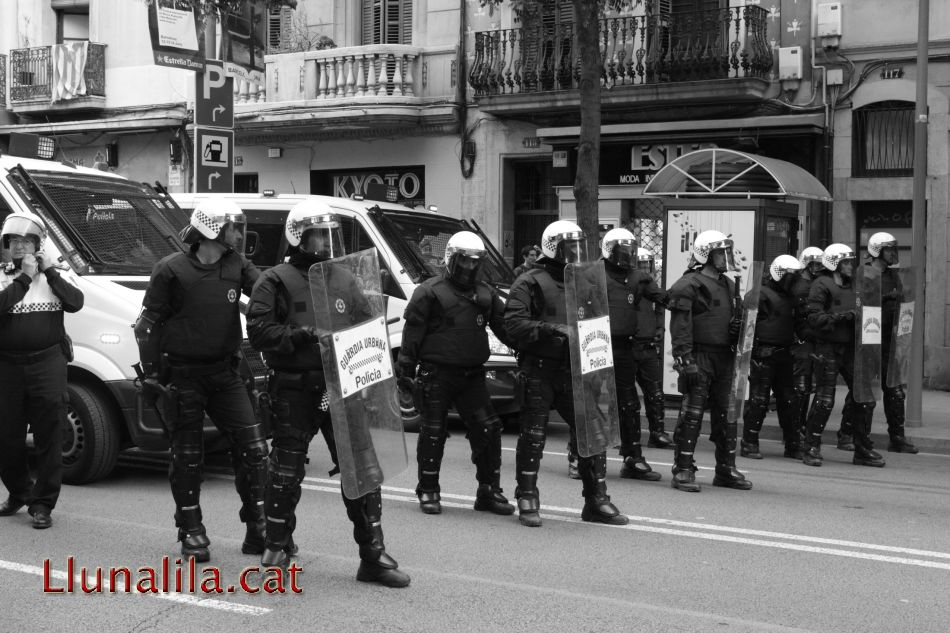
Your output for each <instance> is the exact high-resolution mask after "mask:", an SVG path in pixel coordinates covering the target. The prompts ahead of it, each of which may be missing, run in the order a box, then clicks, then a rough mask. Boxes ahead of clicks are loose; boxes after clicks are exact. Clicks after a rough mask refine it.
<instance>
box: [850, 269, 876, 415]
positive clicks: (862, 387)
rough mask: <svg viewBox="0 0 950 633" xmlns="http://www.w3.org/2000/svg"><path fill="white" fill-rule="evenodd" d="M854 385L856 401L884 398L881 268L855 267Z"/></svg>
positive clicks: (874, 400) (872, 400)
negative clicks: (882, 388) (882, 390)
mask: <svg viewBox="0 0 950 633" xmlns="http://www.w3.org/2000/svg"><path fill="white" fill-rule="evenodd" d="M854 307H855V318H854V387H853V389H852V397H853V398H854V401H855V402H862V403H869V402H877V401H879V400H880V399H881V395H882V394H881V333H882V320H881V318H882V317H881V271H879V270H878V269H877V268H875V267H874V266H855V271H854Z"/></svg>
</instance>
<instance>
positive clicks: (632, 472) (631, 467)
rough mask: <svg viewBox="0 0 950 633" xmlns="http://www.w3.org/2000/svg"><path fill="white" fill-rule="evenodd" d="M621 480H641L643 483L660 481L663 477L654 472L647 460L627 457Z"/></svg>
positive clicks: (621, 471) (624, 461) (622, 468)
mask: <svg viewBox="0 0 950 633" xmlns="http://www.w3.org/2000/svg"><path fill="white" fill-rule="evenodd" d="M620 478H621V479H640V480H642V481H659V480H660V479H662V478H663V476H662V475H661V474H660V473H658V472H656V471H655V470H653V468H651V467H650V464H648V463H647V460H646V459H644V458H643V456H642V455H641V456H640V457H625V458H624V460H623V466H622V467H621V468H620Z"/></svg>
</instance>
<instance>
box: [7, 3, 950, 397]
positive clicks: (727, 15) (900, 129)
mask: <svg viewBox="0 0 950 633" xmlns="http://www.w3.org/2000/svg"><path fill="white" fill-rule="evenodd" d="M571 5H572V3H571V2H570V0H538V1H537V2H536V3H533V4H532V5H531V6H532V9H531V10H530V11H528V12H526V13H523V14H516V13H515V12H514V11H513V9H512V7H511V6H510V3H508V2H504V3H502V4H501V5H500V6H498V7H497V8H495V9H494V10H490V9H489V8H487V7H483V6H481V2H480V1H479V0H333V1H332V2H327V1H326V0H299V1H298V2H297V7H296V9H295V10H291V9H289V8H286V7H285V8H283V9H273V10H271V12H270V14H269V15H268V20H269V22H268V24H269V31H268V50H269V52H270V54H269V55H267V56H266V58H265V65H266V72H265V79H264V81H263V82H262V83H253V82H248V81H246V80H243V79H241V80H238V79H236V80H235V82H234V113H235V117H234V119H235V120H234V133H235V148H234V174H235V180H234V187H235V189H236V190H238V191H247V192H253V191H263V190H265V189H273V190H275V191H277V192H296V193H326V194H332V195H352V194H354V193H363V192H365V188H366V185H367V184H369V183H373V182H377V183H383V184H386V185H391V186H392V189H393V191H394V195H395V197H396V199H397V200H399V201H401V202H404V203H407V204H410V205H416V204H435V205H438V207H439V209H440V211H439V212H440V213H446V214H449V215H453V216H465V217H473V218H474V219H475V220H476V221H477V222H478V223H479V224H480V225H481V226H482V227H483V229H484V230H485V231H486V232H487V233H488V234H489V236H490V237H492V239H493V240H494V241H495V242H496V244H497V245H498V246H499V248H500V249H501V250H502V251H503V253H504V255H505V256H506V257H507V258H509V261H511V262H512V263H513V264H517V263H520V262H518V261H516V260H517V259H518V256H517V253H518V252H519V250H520V248H521V246H523V245H526V244H531V243H536V242H537V241H538V240H539V238H540V234H541V231H542V229H543V227H544V226H545V225H546V224H547V223H548V222H550V221H551V220H553V219H555V218H558V217H572V216H573V214H574V195H573V189H572V184H573V175H574V167H575V165H576V150H575V147H576V144H577V140H578V134H579V127H578V126H579V93H578V89H577V77H576V76H575V69H576V67H577V62H578V59H577V54H576V51H575V48H574V46H573V14H572V8H571ZM916 9H917V4H916V3H914V2H910V1H909V0H901V1H899V2H896V3H895V2H888V1H886V0H841V1H839V2H824V1H822V0H620V1H618V2H612V3H609V8H608V12H607V14H606V15H605V16H604V17H603V18H602V19H601V21H600V24H601V33H602V37H601V51H602V57H603V74H602V81H601V84H602V92H601V95H602V97H601V98H602V118H603V124H602V130H601V157H600V188H599V197H600V202H599V208H600V219H601V222H602V224H603V225H612V226H621V225H622V226H628V227H630V228H631V229H633V230H634V232H635V233H636V234H637V235H638V236H639V237H640V238H641V240H642V242H643V243H644V244H645V245H646V246H649V247H652V248H653V249H654V250H656V251H657V252H658V253H660V254H662V250H663V248H664V231H665V230H666V228H665V226H664V215H663V202H662V200H659V199H657V198H655V197H651V196H647V195H644V193H643V189H644V187H645V185H646V184H647V183H648V182H649V180H650V179H651V178H652V177H653V175H655V174H656V173H657V172H658V171H659V170H660V169H662V168H663V167H664V166H665V165H667V164H669V163H670V162H671V161H672V160H674V159H675V158H677V157H678V156H681V155H683V154H685V153H688V152H690V151H692V150H694V149H701V148H709V147H718V148H726V149H735V150H739V151H743V152H746V153H749V154H753V155H760V156H766V157H769V158H773V159H780V160H782V161H786V162H788V163H792V164H794V165H797V166H799V167H801V168H803V169H805V170H806V171H808V172H809V173H810V174H812V175H814V176H815V177H816V178H817V179H818V180H819V181H820V182H821V183H822V184H823V185H824V186H825V187H826V188H827V190H828V191H829V192H831V194H832V196H833V199H834V201H833V202H831V203H828V202H819V201H811V200H794V201H792V202H793V204H795V205H797V207H798V221H797V222H792V223H789V224H788V225H787V226H782V227H778V229H777V230H782V231H787V232H788V233H789V239H790V240H791V242H790V243H793V244H795V245H796V246H797V248H798V249H801V248H803V247H805V246H807V245H811V244H815V245H819V246H823V245H825V244H827V243H829V242H832V241H838V242H844V243H847V244H850V245H853V246H856V247H858V246H860V245H862V244H863V243H864V242H865V241H866V239H867V237H868V236H869V235H870V233H873V232H874V231H876V230H888V231H890V232H892V233H894V234H895V235H897V237H898V238H899V239H900V240H901V242H902V244H909V241H910V224H909V222H910V209H911V207H910V204H911V203H910V201H911V199H912V169H911V167H912V163H913V129H912V127H913V106H914V103H913V102H914V99H915V82H916V80H917V75H916V69H915V49H916V40H917V36H916V33H917V25H916V20H917V17H916ZM146 12H147V8H146V6H145V3H142V2H127V1H123V0H88V1H87V2H83V1H82V0H79V1H76V0H68V1H67V0H33V1H32V2H29V1H24V0H19V1H18V2H15V3H2V5H0V61H2V62H3V69H4V71H3V73H0V87H2V88H3V90H2V91H0V93H2V97H0V99H2V107H0V150H2V149H3V148H4V147H5V146H6V145H7V144H8V142H9V135H10V133H11V132H16V131H20V132H29V133H34V134H39V135H41V136H44V137H48V138H52V139H54V141H55V145H54V146H55V152H56V155H57V157H58V158H64V159H68V160H71V161H73V162H77V163H82V164H86V165H94V164H95V165H98V166H100V168H103V169H110V170H114V171H117V172H119V173H121V174H123V175H125V176H127V177H130V178H133V179H135V180H141V181H146V182H156V181H157V182H159V183H161V184H162V185H163V186H166V187H168V189H169V190H171V191H187V190H192V189H193V186H194V182H193V177H192V175H191V171H192V163H193V156H192V155H193V153H194V150H193V148H192V143H193V141H192V136H193V134H194V125H193V114H192V112H193V110H194V102H195V88H194V85H195V79H194V74H193V73H190V72H187V71H183V70H177V69H170V68H165V67H160V66H155V65H154V64H153V63H152V53H151V49H150V46H149V35H148V27H147V18H146ZM930 40H931V41H930V47H929V48H930V67H929V73H928V77H927V82H928V93H929V97H928V104H929V108H930V114H929V125H928V165H929V168H928V179H927V196H928V227H927V228H928V245H927V256H926V261H925V262H923V263H924V264H925V269H926V276H927V283H928V286H927V295H926V315H927V322H926V323H927V324H926V328H927V329H926V335H925V341H926V348H927V358H926V363H925V375H926V377H927V380H928V383H929V384H930V385H931V386H934V387H941V388H950V329H948V324H950V322H948V320H947V319H946V317H945V316H944V315H945V312H946V310H945V305H946V304H947V302H948V301H950V288H948V287H947V286H948V283H950V282H948V281H947V280H948V279H950V275H948V274H947V272H948V266H947V261H946V258H945V257H944V255H943V253H945V252H946V248H947V237H948V236H947V219H948V214H950V176H948V171H950V170H948V161H950V148H948V144H950V133H948V130H950V122H948V116H950V114H948V112H950V109H948V98H950V88H948V85H950V3H935V2H932V3H931V16H930ZM72 42H87V44H85V45H84V46H83V47H82V48H83V50H84V55H85V62H84V66H83V69H82V74H83V77H84V79H85V94H81V95H78V96H76V97H75V98H68V97H69V96H72V95H70V94H69V93H70V91H71V90H72V88H75V86H74V85H73V86H71V85H65V86H64V85H63V76H64V73H63V72H62V67H63V66H62V64H63V57H62V55H63V53H62V51H61V48H60V47H58V45H61V44H69V43H72ZM54 57H55V59H54ZM4 58H5V59H4ZM67 61H69V60H67ZM54 62H56V63H54ZM73 63H75V60H73ZM67 66H68V64H67ZM56 67H59V68H60V71H57V72H54V71H53V69H54V68H56ZM44 73H45V74H44ZM67 74H68V73H67ZM73 83H75V79H74V80H73ZM902 255H903V256H904V260H905V261H908V260H912V261H913V264H914V265H917V266H919V265H920V263H921V261H920V260H921V259H923V258H922V256H921V255H920V254H919V253H916V252H913V253H912V252H911V251H910V250H909V249H908V250H907V251H906V252H905V253H902Z"/></svg>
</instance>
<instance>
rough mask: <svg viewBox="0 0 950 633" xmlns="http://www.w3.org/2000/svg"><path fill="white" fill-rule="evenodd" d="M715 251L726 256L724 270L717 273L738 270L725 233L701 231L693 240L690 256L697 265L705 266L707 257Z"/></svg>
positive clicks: (730, 243)
mask: <svg viewBox="0 0 950 633" xmlns="http://www.w3.org/2000/svg"><path fill="white" fill-rule="evenodd" d="M717 250H722V251H723V252H725V254H726V264H725V268H724V269H723V270H720V271H719V272H725V271H727V270H738V267H737V266H736V261H735V258H734V256H733V253H732V240H731V239H729V238H728V237H727V236H726V234H725V233H722V232H721V231H703V232H702V233H700V234H699V235H697V236H696V239H695V240H693V250H692V256H693V259H694V260H695V261H696V262H697V263H699V264H703V265H705V264H706V262H707V261H709V255H710V254H711V253H712V252H713V251H717Z"/></svg>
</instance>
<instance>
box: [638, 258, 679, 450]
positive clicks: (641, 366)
mask: <svg viewBox="0 0 950 633" xmlns="http://www.w3.org/2000/svg"><path fill="white" fill-rule="evenodd" d="M655 259H656V258H655V256H654V255H653V252H652V251H650V250H647V249H645V248H643V247H640V248H638V249H637V267H638V268H639V270H640V272H641V273H643V274H641V275H640V277H639V284H638V288H639V289H640V291H641V292H640V293H639V295H638V297H639V298H638V300H637V301H636V302H635V303H636V305H637V333H636V336H635V339H636V343H637V345H636V349H635V352H636V353H635V356H636V361H637V384H638V385H640V390H641V391H642V392H643V405H644V409H645V412H646V416H647V424H648V425H649V427H650V437H649V439H648V440H647V446H649V447H651V448H673V441H672V440H671V439H670V436H669V435H668V434H667V432H666V423H665V421H664V417H665V415H666V409H665V406H664V404H663V403H664V399H665V396H664V395H663V363H662V361H661V359H660V357H661V354H662V353H663V336H664V335H665V334H666V331H665V327H664V325H665V317H666V315H665V312H666V309H667V308H668V307H669V300H670V293H668V292H667V291H665V290H663V289H662V288H660V287H659V286H658V285H656V282H655V281H654V277H653V273H654V268H655Z"/></svg>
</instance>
